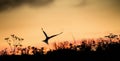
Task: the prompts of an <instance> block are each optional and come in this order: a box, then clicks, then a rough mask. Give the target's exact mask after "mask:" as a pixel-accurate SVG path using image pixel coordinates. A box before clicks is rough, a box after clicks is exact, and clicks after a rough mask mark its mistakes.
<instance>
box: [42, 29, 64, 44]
mask: <svg viewBox="0 0 120 61" xmlns="http://www.w3.org/2000/svg"><path fill="white" fill-rule="evenodd" d="M41 29H42V31H43V33H44V35H45V37H46V38H45V40H43V42H45V43H46V44H48V40H49V39H51V38H53V37H55V36H58V35H60V34H62V33H63V32H61V33H59V34H55V35H52V36H48V35H47V34H46V32H45V31H44V30H43V28H41Z"/></svg>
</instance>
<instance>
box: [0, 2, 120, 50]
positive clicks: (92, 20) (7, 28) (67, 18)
mask: <svg viewBox="0 0 120 61" xmlns="http://www.w3.org/2000/svg"><path fill="white" fill-rule="evenodd" d="M41 28H43V29H44V30H45V31H46V32H47V33H48V35H53V34H57V33H59V32H64V33H63V34H61V35H59V36H57V37H55V38H53V39H51V40H50V43H51V42H53V41H57V42H59V41H63V40H73V38H72V35H73V36H74V37H75V39H76V40H80V39H82V38H98V37H103V36H105V35H107V34H109V33H115V34H119V33H120V0H0V49H2V48H3V47H6V46H8V44H7V43H6V42H5V40H4V38H5V37H9V36H10V35H11V34H15V35H17V36H19V37H22V38H24V39H25V40H24V41H23V44H24V45H25V46H28V45H32V46H44V43H43V42H42V40H44V34H43V33H42V31H41Z"/></svg>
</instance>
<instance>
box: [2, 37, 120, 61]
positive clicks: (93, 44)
mask: <svg viewBox="0 0 120 61" xmlns="http://www.w3.org/2000/svg"><path fill="white" fill-rule="evenodd" d="M105 37H107V38H108V39H103V38H101V39H98V40H82V41H81V42H80V43H79V44H76V45H75V43H69V42H64V43H60V44H58V45H57V44H56V43H55V44H54V47H55V49H54V50H49V51H48V52H47V53H46V54H44V47H43V48H40V49H38V48H36V47H30V46H28V47H27V48H26V49H25V48H21V49H20V48H19V49H18V50H19V51H21V53H20V55H16V53H14V52H15V51H14V52H13V54H12V55H8V54H7V53H6V50H4V51H2V52H1V56H0V61H69V60H70V61H120V58H119V57H120V37H117V36H115V35H112V36H111V35H109V36H105ZM18 50H17V51H18ZM30 50H32V52H31V53H29V51H30Z"/></svg>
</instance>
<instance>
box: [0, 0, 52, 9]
mask: <svg viewBox="0 0 120 61" xmlns="http://www.w3.org/2000/svg"><path fill="white" fill-rule="evenodd" d="M51 2H53V0H0V11H4V10H8V9H11V8H16V7H18V6H21V5H23V4H28V5H32V6H44V5H47V4H49V3H51Z"/></svg>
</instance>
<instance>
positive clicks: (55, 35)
mask: <svg viewBox="0 0 120 61" xmlns="http://www.w3.org/2000/svg"><path fill="white" fill-rule="evenodd" d="M62 33H63V32H61V33H59V34H56V35H52V36H50V37H49V38H52V37H55V36H58V35H60V34H62Z"/></svg>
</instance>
